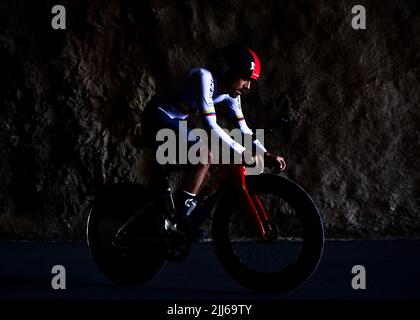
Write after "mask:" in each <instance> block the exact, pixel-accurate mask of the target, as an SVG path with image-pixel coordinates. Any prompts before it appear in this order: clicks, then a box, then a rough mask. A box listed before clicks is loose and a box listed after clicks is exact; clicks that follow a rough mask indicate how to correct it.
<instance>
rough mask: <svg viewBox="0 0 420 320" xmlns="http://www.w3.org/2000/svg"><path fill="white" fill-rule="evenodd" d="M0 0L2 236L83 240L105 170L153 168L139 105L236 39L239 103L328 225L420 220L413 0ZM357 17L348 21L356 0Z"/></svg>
mask: <svg viewBox="0 0 420 320" xmlns="http://www.w3.org/2000/svg"><path fill="white" fill-rule="evenodd" d="M55 4H58V3H56V1H22V0H18V1H11V0H10V1H4V0H1V1H0V70H1V71H0V240H22V239H27V240H83V239H84V227H85V223H86V218H87V215H88V212H89V211H88V210H89V204H90V201H91V200H92V193H93V191H94V190H95V188H96V187H98V186H99V185H101V184H103V183H114V182H122V181H135V182H140V183H145V184H147V183H149V182H150V178H151V175H150V159H151V155H150V153H148V151H147V150H146V149H144V148H143V147H142V137H141V134H140V132H141V125H140V120H141V114H142V111H143V109H144V107H145V105H146V103H147V102H148V101H149V100H150V98H151V96H152V95H153V94H154V93H155V91H156V89H157V88H159V87H160V86H164V85H165V84H166V83H167V82H168V79H171V78H173V77H175V76H176V75H177V74H179V73H180V72H182V71H184V70H186V69H188V68H190V67H196V66H200V65H202V64H204V63H205V61H206V57H207V55H208V54H209V53H211V52H212V51H213V50H214V49H215V48H217V47H220V46H222V45H225V44H228V43H230V42H239V43H242V44H244V45H247V46H249V47H251V48H252V49H254V50H255V51H256V52H257V53H258V54H259V56H260V58H261V60H262V76H261V78H260V81H258V84H257V85H256V86H255V87H254V88H253V90H251V92H250V93H249V94H248V96H246V97H244V98H243V107H244V109H245V115H246V117H247V120H248V123H249V125H250V126H251V127H254V128H266V129H268V124H270V123H271V122H272V119H273V118H274V115H278V114H283V115H284V114H288V115H289V116H290V119H291V121H290V122H289V123H288V124H287V125H283V126H281V127H280V129H276V130H275V131H274V132H273V133H272V134H271V135H269V136H266V145H267V146H268V147H269V148H270V149H273V150H276V151H278V152H280V153H281V154H282V155H283V156H284V157H285V158H286V160H287V161H288V171H287V175H288V176H289V177H291V178H293V179H295V180H297V181H298V182H299V183H301V184H302V185H303V186H304V187H305V188H306V189H307V190H308V191H309V192H310V194H311V195H312V196H313V197H314V199H315V201H316V202H317V204H318V205H319V207H320V210H321V213H322V216H323V218H324V222H325V226H326V234H327V237H329V238H345V239H346V238H356V239H360V238H361V239H382V238H389V237H391V238H415V237H419V236H420V211H419V208H420V174H419V173H418V158H419V157H420V148H419V140H420V138H419V127H420V111H419V102H420V101H419V100H420V83H419V78H420V73H419V71H420V70H419V63H420V36H419V35H420V3H419V2H418V1H415V0H411V1H407V0H392V1H383V0H368V1H354V3H351V2H349V1H344V0H341V1H335V0H334V1H333V0H325V1H303V0H301V1H286V0H281V1H274V0H273V1H266V0H264V1H261V0H249V1H245V0H244V1H241V0H223V1H221V0H220V1H199V0H195V1H115V0H111V1H61V2H60V4H62V5H64V6H65V7H66V10H67V30H53V29H52V28H51V19H52V18H53V16H54V15H53V14H51V8H52V7H53V6H54V5H55ZM356 4H362V5H364V6H365V7H366V10H367V30H361V31H356V30H353V29H352V28H351V19H352V17H353V15H352V14H351V8H352V7H353V5H356Z"/></svg>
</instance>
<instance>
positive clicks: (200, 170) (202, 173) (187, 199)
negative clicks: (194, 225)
mask: <svg viewBox="0 0 420 320" xmlns="http://www.w3.org/2000/svg"><path fill="white" fill-rule="evenodd" d="M200 152H201V154H203V156H204V160H205V161H204V163H199V164H197V165H195V166H194V167H192V169H191V171H190V172H189V173H188V178H187V182H186V184H185V187H184V189H183V191H182V192H180V194H179V195H178V201H177V203H178V205H177V209H178V213H179V215H178V217H179V218H180V219H181V220H184V219H186V218H187V217H188V216H189V215H190V214H191V212H192V211H193V210H194V208H195V206H196V205H197V204H196V202H195V196H196V194H197V193H198V191H199V190H200V187H201V185H202V184H203V180H204V179H205V178H206V176H207V175H208V172H209V169H210V164H211V161H212V156H213V154H212V152H211V151H210V150H209V149H208V147H207V146H203V147H202V148H200Z"/></svg>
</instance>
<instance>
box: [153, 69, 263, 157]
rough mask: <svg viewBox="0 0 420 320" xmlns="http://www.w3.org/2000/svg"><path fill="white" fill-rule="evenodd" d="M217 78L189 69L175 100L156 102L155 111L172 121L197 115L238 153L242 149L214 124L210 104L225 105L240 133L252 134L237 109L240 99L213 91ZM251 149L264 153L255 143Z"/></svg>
mask: <svg viewBox="0 0 420 320" xmlns="http://www.w3.org/2000/svg"><path fill="white" fill-rule="evenodd" d="M217 81H218V79H217V77H216V76H215V75H213V74H212V73H211V72H210V71H209V70H206V69H203V68H195V69H192V70H191V71H190V72H189V73H188V75H187V77H186V79H185V81H182V82H181V83H180V84H179V85H178V86H177V88H176V89H175V95H176V99H175V100H176V101H170V102H168V101H165V100H161V101H158V108H159V109H161V110H162V111H163V112H165V113H166V114H167V115H168V116H169V117H170V118H172V119H186V118H187V117H188V116H189V114H191V113H194V112H200V113H201V115H202V116H203V119H204V121H205V124H206V125H207V126H208V127H209V128H210V129H212V130H213V131H214V132H215V133H216V134H217V136H218V137H219V138H220V139H222V140H223V141H224V142H225V143H226V144H228V145H229V146H230V147H231V148H232V149H233V150H235V151H236V152H238V153H242V152H243V151H244V150H245V148H244V147H243V146H242V145H241V144H239V143H237V142H236V141H235V140H233V139H232V138H231V137H230V136H229V135H228V134H227V133H226V132H225V131H224V130H223V129H222V128H221V127H220V126H219V125H218V123H217V118H216V111H215V109H214V105H215V104H218V103H220V102H225V103H226V105H227V106H228V108H229V110H230V113H231V114H232V115H233V116H234V117H235V119H236V120H237V123H238V127H239V128H240V130H241V132H242V133H244V134H252V130H251V129H250V128H249V127H248V125H247V123H246V121H245V119H244V115H243V113H242V108H241V98H240V96H238V97H236V98H232V97H231V96H229V95H228V94H222V93H220V92H218V90H217V87H218V86H217ZM254 144H255V146H256V147H257V148H258V149H259V150H260V151H262V152H266V151H267V150H266V149H265V148H264V146H263V145H262V144H261V143H260V141H258V140H254Z"/></svg>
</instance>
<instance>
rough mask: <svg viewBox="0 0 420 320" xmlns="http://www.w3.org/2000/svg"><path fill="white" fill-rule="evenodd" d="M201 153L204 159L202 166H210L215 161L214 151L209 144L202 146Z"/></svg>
mask: <svg viewBox="0 0 420 320" xmlns="http://www.w3.org/2000/svg"><path fill="white" fill-rule="evenodd" d="M200 153H201V155H202V161H201V163H200V164H201V165H202V166H205V167H209V166H210V165H211V162H212V161H213V152H212V151H211V150H210V149H209V148H208V147H207V146H202V147H201V148H200Z"/></svg>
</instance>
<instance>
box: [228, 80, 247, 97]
mask: <svg viewBox="0 0 420 320" xmlns="http://www.w3.org/2000/svg"><path fill="white" fill-rule="evenodd" d="M250 88H251V80H250V79H244V78H234V79H232V81H230V82H229V84H228V86H227V89H228V92H227V93H228V94H229V95H230V96H231V97H232V98H236V97H237V96H240V95H241V94H243V93H244V92H245V91H247V90H249V89H250Z"/></svg>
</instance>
